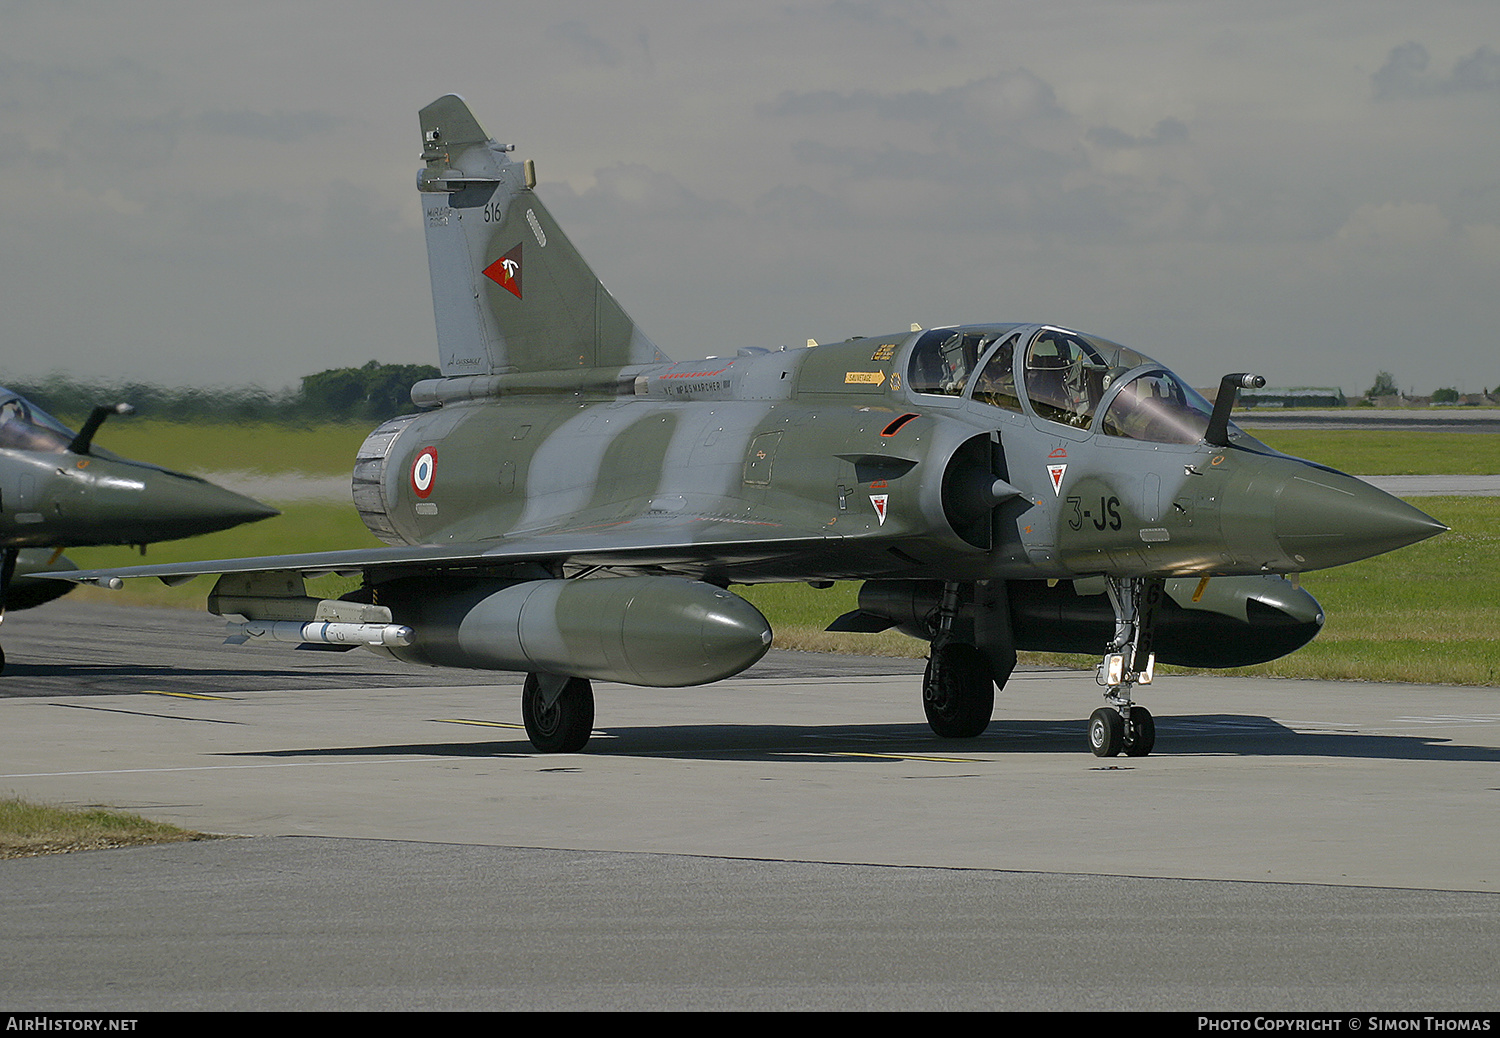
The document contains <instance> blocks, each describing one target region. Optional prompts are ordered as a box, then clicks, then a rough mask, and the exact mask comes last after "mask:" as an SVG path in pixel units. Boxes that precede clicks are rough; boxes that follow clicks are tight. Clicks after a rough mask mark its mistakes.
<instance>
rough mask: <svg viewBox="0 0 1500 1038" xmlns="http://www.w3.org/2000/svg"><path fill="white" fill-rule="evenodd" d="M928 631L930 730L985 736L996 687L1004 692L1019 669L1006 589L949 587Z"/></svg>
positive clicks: (995, 585) (925, 690) (925, 681)
mask: <svg viewBox="0 0 1500 1038" xmlns="http://www.w3.org/2000/svg"><path fill="white" fill-rule="evenodd" d="M965 608H966V610H967V619H966V620H964V621H962V622H961V621H960V613H961V611H963V610H964V609H965ZM928 629H929V631H930V632H931V638H932V653H931V655H930V656H929V657H928V659H927V672H926V673H925V674H924V675H923V677H922V709H923V711H924V712H925V713H926V714H927V724H928V726H929V727H930V728H931V729H932V731H933V733H934V734H936V735H938V736H940V737H941V738H944V739H972V738H974V737H975V736H976V735H981V734H983V732H984V730H985V729H986V728H988V727H989V724H990V714H992V713H994V710H995V686H996V685H1000V686H1002V687H1003V686H1004V684H1005V680H1006V679H1007V678H1008V677H1010V672H1011V670H1012V668H1014V667H1015V665H1016V650H1015V646H1014V644H1013V643H1012V641H1011V635H1010V616H1009V610H1008V606H1007V603H1006V597H1005V585H1004V584H1003V583H1000V582H999V581H995V582H980V583H978V584H975V585H972V586H971V587H969V588H964V587H962V586H960V585H959V584H957V583H954V582H951V581H950V582H947V583H945V584H944V585H943V592H942V596H941V597H940V598H939V600H938V607H937V609H936V611H935V616H934V617H933V618H932V619H930V620H929V628H928Z"/></svg>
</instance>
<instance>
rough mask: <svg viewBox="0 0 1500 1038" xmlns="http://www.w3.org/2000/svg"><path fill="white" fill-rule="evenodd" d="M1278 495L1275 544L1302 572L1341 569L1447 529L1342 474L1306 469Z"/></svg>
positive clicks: (1430, 518) (1403, 502)
mask: <svg viewBox="0 0 1500 1038" xmlns="http://www.w3.org/2000/svg"><path fill="white" fill-rule="evenodd" d="M1304 468H1305V470H1306V471H1305V472H1302V473H1298V474H1296V475H1293V476H1291V477H1290V478H1288V479H1286V480H1284V481H1283V482H1282V484H1281V487H1280V489H1279V490H1278V492H1277V494H1276V506H1275V512H1274V515H1275V519H1274V528H1275V533H1276V542H1277V544H1279V545H1280V546H1281V549H1282V551H1283V552H1285V554H1286V555H1287V556H1288V557H1289V558H1290V559H1291V560H1292V561H1293V562H1295V563H1296V564H1297V565H1298V566H1300V567H1302V568H1303V569H1309V570H1312V569H1324V568H1326V567H1329V566H1342V565H1344V564H1345V563H1348V562H1357V561H1359V560H1360V559H1368V558H1371V557H1372V556H1375V555H1381V554H1383V553H1385V552H1388V551H1394V550H1395V549H1397V548H1404V547H1405V546H1406V545H1408V544H1415V543H1416V542H1418V541H1422V540H1426V539H1427V538H1428V537H1431V536H1433V535H1434V534H1439V533H1442V532H1443V531H1444V530H1446V529H1448V527H1446V526H1444V525H1443V524H1442V523H1440V522H1438V521H1437V520H1436V519H1434V518H1433V517H1432V516H1430V515H1428V514H1427V513H1426V512H1423V511H1421V510H1420V509H1417V508H1413V507H1412V506H1411V505H1409V504H1407V503H1406V502H1405V501H1402V500H1401V499H1400V498H1396V497H1392V496H1391V495H1390V494H1387V493H1386V492H1385V491H1383V490H1379V489H1377V488H1375V487H1372V486H1371V485H1370V484H1368V483H1366V482H1364V481H1363V480H1359V479H1355V478H1354V477H1353V476H1346V475H1344V474H1343V473H1342V472H1333V471H1331V470H1328V469H1319V468H1315V467H1313V466H1310V465H1305V466H1304Z"/></svg>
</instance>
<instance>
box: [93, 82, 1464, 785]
mask: <svg viewBox="0 0 1500 1038" xmlns="http://www.w3.org/2000/svg"><path fill="white" fill-rule="evenodd" d="M420 121H421V129H422V159H423V163H424V164H423V167H422V169H421V170H420V172H419V174H418V178H417V189H418V192H419V195H420V198H421V201H422V208H423V214H424V217H423V219H424V224H425V228H426V237H427V248H428V258H429V265H430V272H431V277H432V293H433V300H434V309H435V313H436V318H437V341H438V352H439V357H440V361H441V371H442V377H440V378H438V379H433V380H428V381H423V382H419V383H418V384H417V385H416V386H414V387H413V389H412V400H413V402H414V403H415V404H416V405H417V406H418V407H419V408H421V409H422V410H421V411H420V413H416V414H409V415H404V416H401V417H398V418H394V419H392V420H391V421H389V422H386V423H385V424H384V425H381V426H380V427H379V428H377V429H376V430H375V431H374V432H372V433H371V434H370V436H369V438H368V439H367V440H366V441H365V443H364V445H363V446H362V447H361V448H360V450H359V453H358V457H357V460H356V461H355V466H354V477H353V494H354V502H355V505H356V506H357V508H358V509H359V512H360V514H361V515H362V516H363V518H364V520H365V523H366V524H367V525H368V526H369V528H370V529H371V530H372V531H374V533H375V534H377V535H378V536H379V537H380V538H382V539H383V540H384V541H385V542H386V543H387V544H388V545H390V547H386V548H378V549H369V550H353V551H342V552H331V553H322V554H316V555H291V556H281V557H265V558H256V559H241V560H221V561H217V562H207V563H193V564H182V565H165V566H154V567H133V568H131V569H129V570H120V571H115V572H113V573H106V572H94V573H88V574H80V575H78V576H80V577H81V578H83V579H89V580H95V581H100V582H104V583H108V584H111V585H118V583H119V582H120V579H121V578H123V577H126V576H144V575H155V576H159V577H161V578H162V579H165V580H170V581H175V580H177V579H180V578H185V577H188V576H191V575H194V574H200V573H217V574H221V576H220V577H219V580H218V583H217V584H216V585H215V587H214V589H213V592H212V594H211V595H210V597H209V608H210V610H212V611H213V612H215V613H218V614H221V615H224V616H226V617H228V618H230V620H231V623H230V630H231V636H232V640H235V641H254V640H272V641H274V640H285V641H290V642H294V643H299V644H327V645H366V646H369V647H371V648H373V649H376V650H377V651H381V652H385V653H388V654H390V655H391V656H394V657H396V658H398V659H401V660H407V661H410V662H414V663H427V664H436V665H441V666H451V667H472V668H490V669H499V670H515V671H521V672H525V673H526V674H527V678H526V680H525V683H524V686H523V691H522V697H521V700H522V702H521V708H522V716H523V719H524V721H525V724H526V730H527V733H528V735H529V737H530V739H531V742H532V744H533V745H534V746H535V747H536V749H537V750H539V751H543V752H557V751H562V752H571V751H577V750H580V749H582V748H583V746H584V745H585V743H586V742H587V741H588V738H589V734H590V731H591V729H592V726H593V718H594V696H593V691H592V686H591V682H592V681H593V680H605V681H613V682H623V683H626V684H635V685H646V686H662V687H675V686H688V685H696V684H702V683H705V682H710V681H714V680H718V679H721V678H724V677H727V676H729V675H732V674H736V673H738V672H740V671H742V670H744V669H745V668H746V667H749V666H750V665H751V664H753V663H754V662H755V661H756V660H758V659H759V658H760V657H761V656H762V654H764V653H765V651H766V649H767V648H768V647H769V645H770V644H771V639H772V633H771V628H770V626H769V624H768V623H767V622H766V620H765V618H764V617H763V616H762V615H761V614H760V613H759V612H758V611H757V610H756V609H755V608H754V607H753V606H751V605H750V604H749V603H747V602H746V601H745V600H744V599H742V598H740V597H738V596H736V595H734V594H733V593H731V592H730V590H729V588H730V587H731V586H732V585H736V584H755V583H760V582H771V581H806V582H808V583H811V584H813V585H814V586H819V587H821V586H826V585H828V584H830V583H831V582H834V581H840V580H859V581H863V582H864V583H863V585H862V588H861V591H860V594H859V608H858V609H857V610H855V611H854V612H851V613H848V614H846V615H844V616H840V617H837V618H835V619H833V623H832V628H833V629H837V630H851V631H875V630H882V629H886V628H890V627H896V628H899V629H900V630H902V631H905V632H907V633H909V634H912V635H915V636H917V637H919V638H922V639H925V640H928V641H929V642H930V643H931V653H930V657H929V661H928V665H927V669H926V674H925V677H924V679H923V682H922V704H923V708H924V711H925V713H926V716H927V720H928V723H929V725H930V726H931V728H932V730H933V731H934V732H935V733H936V734H937V735H939V736H944V737H950V738H967V737H973V736H976V735H978V734H979V733H981V732H982V731H984V729H985V727H986V725H987V724H988V723H989V720H990V716H991V713H992V710H993V703H994V694H995V690H996V688H999V687H1003V686H1004V684H1005V682H1006V679H1007V678H1008V677H1009V675H1010V673H1011V670H1012V668H1013V667H1014V666H1015V662H1016V652H1017V650H1019V649H1037V650H1060V651H1088V652H1091V653H1099V654H1100V655H1101V657H1102V660H1101V663H1100V664H1099V667H1098V669H1097V673H1096V675H1095V677H1096V680H1097V682H1098V684H1099V685H1100V686H1102V687H1103V689H1104V696H1105V700H1106V702H1105V705H1104V706H1102V707H1100V708H1099V709H1098V710H1096V711H1095V712H1094V714H1093V716H1092V718H1091V719H1090V724H1089V745H1090V748H1091V749H1092V751H1093V752H1094V753H1095V754H1097V755H1100V756H1113V755H1116V754H1118V753H1120V752H1124V753H1127V754H1130V755H1137V756H1140V755H1145V754H1147V753H1149V752H1150V751H1151V749H1152V746H1153V744H1154V742H1155V723H1154V721H1153V719H1152V716H1151V713H1150V711H1149V710H1147V709H1146V708H1145V707H1143V706H1141V705H1139V704H1138V703H1137V702H1136V701H1135V696H1134V694H1133V692H1134V690H1135V689H1136V688H1137V687H1138V686H1142V685H1146V684H1148V683H1149V682H1150V681H1151V679H1152V676H1153V674H1154V670H1155V665H1156V663H1158V662H1171V663H1184V664H1190V665H1196V666H1205V667H1225V666H1237V665H1241V664H1246V663H1252V662H1256V661H1260V660H1267V659H1272V658H1275V657H1277V656H1280V655H1282V654H1284V653H1287V652H1290V651H1292V650H1293V649H1296V648H1298V647H1300V646H1301V645H1303V644H1305V643H1306V642H1307V641H1308V640H1309V639H1311V638H1312V637H1313V636H1314V635H1315V634H1316V633H1317V631H1318V629H1319V627H1320V626H1321V624H1322V622H1323V615H1322V611H1321V610H1320V609H1319V607H1318V604H1317V602H1315V601H1314V600H1313V598H1312V597H1311V596H1310V595H1308V594H1307V593H1306V592H1305V591H1303V590H1301V589H1300V588H1299V587H1298V586H1297V585H1296V584H1295V583H1294V582H1292V581H1290V580H1288V579H1286V575H1288V574H1299V573H1302V572H1305V571H1308V570H1316V569H1320V568H1323V567H1328V566H1337V565H1341V564H1343V563H1347V562H1353V561H1355V560H1356V559H1363V558H1367V557H1369V556H1371V555H1376V554H1379V553H1381V552H1385V551H1390V550H1391V549H1393V548H1398V547H1401V546H1402V545H1406V544H1411V543H1413V542H1415V541H1419V540H1421V539H1423V538H1425V537H1430V536H1432V535H1433V534H1435V533H1438V532H1439V531H1441V530H1443V529H1445V527H1444V526H1443V525H1442V524H1441V523H1439V522H1438V521H1436V520H1435V519H1433V518H1431V517H1429V516H1427V515H1425V514H1423V513H1422V512H1420V511H1418V510H1417V509H1415V508H1412V507H1410V506H1408V505H1406V504H1404V503H1403V502H1401V501H1399V500H1397V499H1396V498H1394V497H1391V496H1389V495H1387V494H1385V493H1383V492H1381V491H1380V490H1377V489H1376V488H1374V487H1372V486H1370V485H1368V484H1366V483H1363V482H1361V481H1360V480H1358V479H1355V478H1353V477H1351V476H1347V475H1344V474H1343V473H1340V472H1336V471H1334V470H1332V469H1329V468H1326V467H1324V466H1321V465H1317V464H1314V463H1312V462H1308V461H1302V460H1298V459H1296V458H1292V457H1289V456H1287V455H1284V454H1281V453H1279V452H1277V451H1275V450H1272V449H1271V448H1269V447H1267V446H1266V445H1265V444H1263V443H1260V442H1259V441H1257V440H1256V439H1255V438H1254V437H1252V436H1249V435H1247V434H1246V433H1245V432H1243V431H1242V430H1240V429H1238V428H1237V427H1236V426H1235V424H1234V423H1233V422H1231V421H1230V420H1229V419H1230V412H1231V408H1232V406H1233V403H1234V399H1235V394H1236V392H1237V390H1238V389H1239V388H1243V387H1246V386H1251V385H1258V384H1261V383H1262V380H1261V379H1260V378H1259V377H1258V376H1254V375H1249V374H1245V373H1234V374H1231V375H1226V376H1225V377H1224V379H1223V380H1222V382H1221V385H1220V387H1219V390H1218V395H1217V400H1216V402H1215V403H1214V404H1209V403H1208V402H1207V401H1206V400H1205V399H1204V397H1203V396H1201V395H1200V394H1199V393H1198V392H1196V391H1195V390H1194V389H1193V388H1192V387H1191V386H1190V385H1188V383H1187V382H1186V381H1184V380H1183V379H1182V378H1181V377H1179V376H1178V375H1176V374H1175V373H1173V372H1172V370H1171V369H1169V368H1167V367H1166V366H1165V365H1163V364H1161V363H1159V362H1158V361H1156V360H1153V359H1152V358H1151V357H1149V356H1147V355H1146V354H1144V353H1141V352H1138V351H1136V350H1134V349H1131V348H1128V347H1125V346H1122V345H1119V344H1117V343H1114V342H1112V341H1109V340H1107V339H1104V338H1100V337H1098V336H1095V335H1090V334H1085V333H1082V332H1079V331H1075V330H1073V329H1070V328H1064V327H1060V326H1057V325H1053V324H1045V323H1025V322H1001V323H994V324H983V325H964V326H957V327H942V328H932V329H920V328H917V327H915V326H914V327H913V328H911V329H910V330H905V331H898V332H894V333H892V334H888V335H875V336H861V337H858V338H851V339H849V340H846V341H844V342H839V343H829V344H825V345H816V344H814V343H811V342H809V344H808V346H807V347H806V348H797V349H787V348H784V347H783V348H778V349H759V348H754V349H740V350H737V351H735V353H734V355H732V356H728V355H717V356H716V355H714V353H715V350H714V346H713V344H712V343H709V344H705V345H704V346H703V347H702V348H701V352H702V353H703V354H706V355H705V356H703V358H702V359H698V360H686V361H672V360H670V359H668V358H667V357H666V356H665V355H664V354H663V353H662V352H661V351H660V350H659V349H658V348H657V347H656V346H655V345H654V344H653V343H652V342H651V341H650V340H649V339H648V338H646V336H645V335H644V334H643V333H642V332H641V331H640V330H639V329H638V328H637V327H636V325H635V323H634V322H633V321H632V320H631V319H630V317H629V316H628V315H627V314H626V313H625V311H624V310H623V309H622V308H621V307H620V306H619V304H617V303H616V302H615V300H614V298H613V297H612V296H611V295H610V294H609V292H608V291H606V290H605V288H604V286H603V285H602V284H600V282H599V279H598V278H597V277H596V276H595V274H594V272H593V271H592V270H591V269H590V268H589V266H588V264H587V263H586V262H585V261H584V260H583V258H582V257H581V256H580V255H579V253H578V251H577V250H576V249H575V248H574V247H573V245H572V243H571V242H570V241H569V240H568V237H567V235H566V234H564V233H563V231H562V229H561V228H560V227H559V226H558V224H557V222H556V220H554V219H553V217H552V214H551V212H550V211H549V210H548V209H547V207H546V205H544V204H543V202H542V200H541V198H540V197H539V196H538V194H537V193H536V191H535V184H536V178H535V172H534V167H533V165H532V163H531V162H529V161H528V162H525V163H518V162H516V161H514V160H512V159H511V157H510V152H511V150H512V148H511V146H510V145H503V144H498V143H496V142H495V141H494V140H493V139H491V138H490V137H489V135H488V134H486V133H485V131H484V130H483V129H481V127H480V125H479V123H478V122H477V121H476V120H475V118H474V116H473V115H472V114H471V113H470V111H469V109H468V107H467V106H466V105H465V103H464V102H463V101H462V100H461V99H460V98H458V97H456V96H452V95H450V96H446V97H443V98H440V99H439V100H437V101H435V102H433V103H432V104H431V105H428V106H427V107H426V108H424V109H422V111H421V116H420ZM330 572H339V573H344V574H350V575H357V576H359V577H360V578H361V580H362V583H361V586H360V588H359V589H358V590H357V591H355V592H353V593H350V594H348V595H345V596H344V597H343V598H340V599H336V600H335V599H320V598H317V597H314V596H310V595H308V594H307V593H306V589H305V585H304V578H305V577H307V576H310V575H315V574H322V573H330Z"/></svg>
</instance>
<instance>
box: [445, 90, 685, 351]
mask: <svg viewBox="0 0 1500 1038" xmlns="http://www.w3.org/2000/svg"><path fill="white" fill-rule="evenodd" d="M421 120H422V159H423V161H424V162H426V166H425V167H424V168H423V169H422V171H421V173H419V174H418V176H417V190H418V191H420V192H421V193H422V211H423V216H424V220H425V224H426V230H427V261H428V266H429V268H430V270H431V273H432V305H433V311H434V313H435V315H436V317H437V336H438V356H439V358H440V360H441V366H442V370H443V374H444V375H499V374H507V373H510V372H522V371H558V370H564V369H569V368H598V367H623V366H625V365H627V364H644V363H651V362H653V361H658V360H664V359H666V358H664V357H663V356H662V354H661V352H660V351H659V350H658V349H657V348H656V346H655V345H653V344H652V342H651V341H650V340H649V339H647V338H646V337H645V336H644V335H642V334H641V333H640V331H639V330H637V328H636V326H635V322H633V321H632V320H631V319H630V317H629V315H628V314H626V313H625V311H624V310H623V309H621V307H620V304H618V303H616V302H615V300H614V297H613V296H611V295H610V294H609V292H608V291H607V290H606V289H605V287H604V286H603V285H602V284H600V283H599V279H598V277H596V276H595V275H594V272H593V271H592V270H591V269H589V265H588V264H587V263H585V262H584V259H583V257H582V256H580V255H579V254H578V250H577V249H575V248H574V247H573V243H572V242H570V241H569V240H568V238H567V235H565V234H563V232H562V229H561V228H559V227H558V226H557V222H556V221H555V220H553V218H552V214H551V213H549V212H548V211H547V207H546V206H544V205H543V204H542V202H541V199H539V198H537V196H536V195H535V194H534V193H533V192H532V190H531V185H529V184H528V183H527V179H528V178H527V174H526V169H525V168H524V167H523V166H522V165H521V163H518V162H513V161H511V160H510V159H509V158H508V157H507V152H509V151H510V150H511V149H510V147H509V146H506V145H501V144H496V143H495V142H494V141H493V140H491V139H490V138H489V137H488V136H487V135H486V134H485V132H484V129H483V128H482V127H481V126H480V125H479V123H478V122H477V121H476V120H475V119H474V116H473V114H472V113H470V111H469V107H468V105H466V104H465V103H464V101H463V99H462V98H460V97H457V96H455V95H453V94H448V95H447V96H445V97H440V98H438V99H437V100H436V101H434V102H432V104H430V105H428V106H427V107H426V108H424V109H422V111H421Z"/></svg>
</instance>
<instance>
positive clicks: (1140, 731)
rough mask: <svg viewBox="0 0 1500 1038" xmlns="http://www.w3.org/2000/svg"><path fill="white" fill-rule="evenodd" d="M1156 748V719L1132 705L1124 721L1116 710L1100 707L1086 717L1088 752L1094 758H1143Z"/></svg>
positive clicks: (1116, 708) (1123, 717)
mask: <svg viewBox="0 0 1500 1038" xmlns="http://www.w3.org/2000/svg"><path fill="white" fill-rule="evenodd" d="M1155 746H1156V719H1155V718H1153V717H1152V716H1151V711H1150V710H1147V709H1146V708H1145V707H1143V706H1136V705H1134V704H1131V706H1130V717H1129V719H1128V720H1127V719H1126V717H1125V715H1124V714H1122V713H1121V712H1120V710H1119V708H1118V707H1113V706H1101V707H1100V708H1099V709H1098V710H1095V711H1094V713H1093V716H1091V717H1090V718H1089V749H1091V750H1093V751H1094V756H1095V757H1118V756H1119V755H1120V754H1122V753H1123V754H1125V756H1127V757H1144V756H1146V754H1148V753H1150V752H1151V750H1152V748H1153V747H1155Z"/></svg>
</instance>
